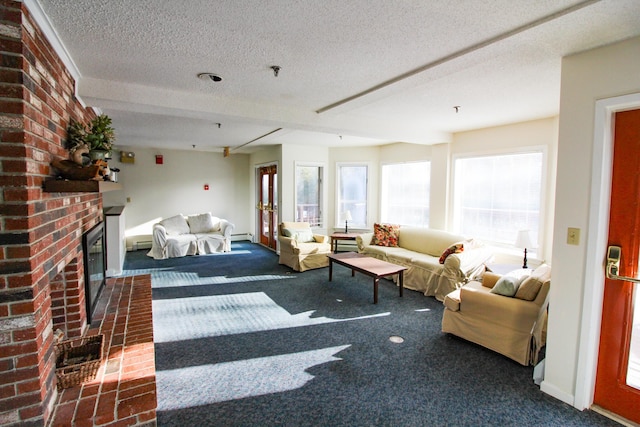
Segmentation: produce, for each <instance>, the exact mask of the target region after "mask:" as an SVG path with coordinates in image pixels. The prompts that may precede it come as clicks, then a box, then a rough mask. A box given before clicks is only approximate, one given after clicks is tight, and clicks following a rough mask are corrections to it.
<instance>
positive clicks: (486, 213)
mask: <svg viewBox="0 0 640 427" xmlns="http://www.w3.org/2000/svg"><path fill="white" fill-rule="evenodd" d="M542 167H543V153H542V151H537V152H528V153H515V154H503V155H495V156H484V157H469V158H459V159H456V160H455V164H454V168H455V178H454V185H455V190H454V208H453V209H454V222H455V228H456V230H457V231H458V232H460V233H462V234H464V235H468V236H473V237H477V238H479V239H481V240H485V241H490V242H495V243H504V244H508V245H513V244H514V243H515V240H516V236H517V233H518V230H525V229H528V230H530V233H531V240H532V241H533V242H534V244H536V243H537V242H538V233H539V230H540V218H541V212H540V206H541V200H542V176H543V174H542Z"/></svg>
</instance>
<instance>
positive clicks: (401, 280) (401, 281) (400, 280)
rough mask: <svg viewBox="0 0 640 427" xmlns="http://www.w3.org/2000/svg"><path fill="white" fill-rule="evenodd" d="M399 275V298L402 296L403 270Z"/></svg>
mask: <svg viewBox="0 0 640 427" xmlns="http://www.w3.org/2000/svg"><path fill="white" fill-rule="evenodd" d="M399 274H400V276H398V282H399V285H400V296H402V291H403V290H404V280H403V276H404V270H402V271H401V272H400V273H399Z"/></svg>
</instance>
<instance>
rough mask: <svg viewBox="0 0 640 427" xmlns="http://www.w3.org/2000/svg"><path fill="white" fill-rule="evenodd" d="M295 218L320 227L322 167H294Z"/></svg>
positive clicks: (321, 221)
mask: <svg viewBox="0 0 640 427" xmlns="http://www.w3.org/2000/svg"><path fill="white" fill-rule="evenodd" d="M295 218H296V221H297V222H308V223H309V224H310V225H311V227H322V224H323V222H324V221H323V220H322V166H313V165H296V215H295Z"/></svg>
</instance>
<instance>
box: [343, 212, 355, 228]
mask: <svg viewBox="0 0 640 427" xmlns="http://www.w3.org/2000/svg"><path fill="white" fill-rule="evenodd" d="M352 219H353V218H351V211H344V212H342V220H343V221H344V232H345V233H348V232H349V227H348V224H347V223H348V222H349V221H351V220H352Z"/></svg>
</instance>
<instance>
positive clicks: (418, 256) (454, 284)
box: [356, 224, 493, 301]
mask: <svg viewBox="0 0 640 427" xmlns="http://www.w3.org/2000/svg"><path fill="white" fill-rule="evenodd" d="M376 225H377V224H376ZM373 237H374V233H365V234H361V235H360V236H358V237H357V238H356V243H357V244H358V252H360V253H361V254H364V255H368V256H372V257H375V258H378V259H381V260H383V261H387V262H390V263H393V264H397V265H402V266H404V267H407V270H405V272H404V281H403V283H404V287H405V288H408V289H413V290H415V291H419V292H422V293H424V294H425V295H426V296H434V297H436V299H438V300H439V301H442V300H444V297H445V296H446V295H447V294H448V293H450V292H451V291H454V290H456V289H458V288H459V287H461V286H462V285H464V284H465V283H467V282H468V281H469V280H471V279H472V278H474V277H476V276H479V275H480V274H481V273H482V272H484V271H485V263H486V262H488V261H490V260H491V258H492V256H493V255H492V251H491V250H490V248H489V247H487V246H484V245H482V244H481V243H480V242H478V241H475V240H473V239H467V238H465V237H463V236H459V235H456V234H452V233H449V232H446V231H442V230H435V229H430V228H420V227H400V229H399V232H398V237H397V239H396V240H397V246H395V247H388V246H380V245H379V244H375V243H376V242H374V241H372V240H373ZM392 241H393V240H392ZM394 243H395V242H394ZM452 248H455V249H452ZM445 251H448V252H447V254H448V253H449V252H451V253H450V254H448V255H446V254H445ZM456 251H457V253H455V252H456ZM445 255H446V256H445ZM441 257H443V263H442V264H441V263H440V258H441Z"/></svg>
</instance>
